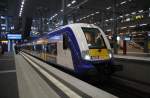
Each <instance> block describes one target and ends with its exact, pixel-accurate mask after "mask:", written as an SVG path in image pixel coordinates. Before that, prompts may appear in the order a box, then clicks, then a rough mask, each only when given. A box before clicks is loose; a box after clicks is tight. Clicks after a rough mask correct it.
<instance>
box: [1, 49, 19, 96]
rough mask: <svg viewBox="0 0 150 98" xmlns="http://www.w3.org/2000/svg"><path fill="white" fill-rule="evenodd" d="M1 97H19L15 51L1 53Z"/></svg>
mask: <svg viewBox="0 0 150 98" xmlns="http://www.w3.org/2000/svg"><path fill="white" fill-rule="evenodd" d="M0 98H19V97H18V85H17V76H16V67H15V63H14V56H13V53H10V52H9V53H8V52H6V53H4V54H3V55H0Z"/></svg>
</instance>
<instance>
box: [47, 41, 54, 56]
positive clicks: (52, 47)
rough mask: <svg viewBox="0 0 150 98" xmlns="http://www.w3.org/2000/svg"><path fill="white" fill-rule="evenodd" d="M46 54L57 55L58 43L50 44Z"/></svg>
mask: <svg viewBox="0 0 150 98" xmlns="http://www.w3.org/2000/svg"><path fill="white" fill-rule="evenodd" d="M46 48H47V49H46V52H47V53H49V54H51V55H57V43H48V44H47V47H46Z"/></svg>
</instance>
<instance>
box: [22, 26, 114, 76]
mask: <svg viewBox="0 0 150 98" xmlns="http://www.w3.org/2000/svg"><path fill="white" fill-rule="evenodd" d="M21 48H22V51H24V52H26V53H28V54H30V55H33V56H35V57H37V58H40V59H42V60H44V61H46V62H50V63H54V64H57V65H58V66H61V67H63V68H67V69H69V70H71V71H73V72H75V73H77V74H79V75H90V74H94V73H96V74H97V73H99V74H103V75H104V74H105V75H110V74H111V73H112V72H113V54H112V51H111V47H110V44H109V41H108V39H107V37H106V35H105V34H104V32H103V31H102V30H101V29H100V28H99V27H97V26H95V25H93V24H85V23H75V24H69V25H66V26H63V27H60V28H57V29H55V30H54V31H52V32H49V33H47V34H46V35H43V36H41V37H39V38H37V39H35V40H32V41H30V42H28V43H25V44H22V45H21Z"/></svg>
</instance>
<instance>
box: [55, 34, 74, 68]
mask: <svg viewBox="0 0 150 98" xmlns="http://www.w3.org/2000/svg"><path fill="white" fill-rule="evenodd" d="M57 52H58V55H57V63H58V64H60V65H63V66H64V67H66V68H68V69H71V70H74V66H73V61H72V55H71V49H70V47H69V37H68V36H67V33H63V34H62V35H61V41H59V42H58V43H57Z"/></svg>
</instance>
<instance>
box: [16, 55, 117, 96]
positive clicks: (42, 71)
mask: <svg viewBox="0 0 150 98" xmlns="http://www.w3.org/2000/svg"><path fill="white" fill-rule="evenodd" d="M24 58H25V59H26V60H25V59H24ZM15 61H16V69H17V78H18V85H19V96H20V98H117V97H116V96H114V95H112V94H109V93H107V92H105V91H103V90H101V89H99V88H96V87H94V86H92V85H90V84H88V83H85V82H83V81H81V80H79V79H77V78H75V77H73V76H71V75H69V74H66V73H64V72H62V71H60V70H58V69H56V68H54V67H52V66H50V65H48V64H46V63H44V62H42V61H39V60H38V59H36V58H34V57H32V56H30V55H27V54H24V53H21V55H15Z"/></svg>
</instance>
